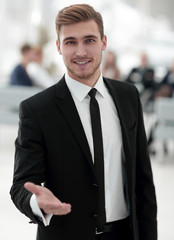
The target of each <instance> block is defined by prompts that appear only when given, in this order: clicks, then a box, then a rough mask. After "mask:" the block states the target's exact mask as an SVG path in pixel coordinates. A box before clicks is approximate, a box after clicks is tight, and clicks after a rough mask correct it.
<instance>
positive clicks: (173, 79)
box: [154, 61, 174, 99]
mask: <svg viewBox="0 0 174 240" xmlns="http://www.w3.org/2000/svg"><path fill="white" fill-rule="evenodd" d="M173 91H174V61H173V62H172V64H171V67H170V68H169V69H168V71H167V73H166V75H165V76H164V78H163V79H162V81H161V82H160V84H159V87H158V90H157V91H156V92H155V95H154V99H157V98H158V97H173Z"/></svg>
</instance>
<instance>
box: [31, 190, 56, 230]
mask: <svg viewBox="0 0 174 240" xmlns="http://www.w3.org/2000/svg"><path fill="white" fill-rule="evenodd" d="M30 207H31V209H32V212H33V214H34V215H36V216H37V217H39V218H40V219H41V220H42V221H43V224H44V225H45V226H48V225H49V224H50V221H51V218H52V216H53V214H52V213H49V214H44V215H43V213H42V211H41V209H40V208H39V205H38V202H37V199H36V195H35V194H33V195H32V197H31V198H30Z"/></svg>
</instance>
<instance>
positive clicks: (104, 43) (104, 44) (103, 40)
mask: <svg viewBox="0 0 174 240" xmlns="http://www.w3.org/2000/svg"><path fill="white" fill-rule="evenodd" d="M102 43H103V46H102V50H103V51H104V50H105V49H106V46H107V37H106V35H104V36H103V39H102Z"/></svg>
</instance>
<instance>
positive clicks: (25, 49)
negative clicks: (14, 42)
mask: <svg viewBox="0 0 174 240" xmlns="http://www.w3.org/2000/svg"><path fill="white" fill-rule="evenodd" d="M30 50H31V45H30V44H28V43H26V44H24V45H22V46H21V48H20V51H21V54H22V55H24V54H25V53H27V52H29V51H30Z"/></svg>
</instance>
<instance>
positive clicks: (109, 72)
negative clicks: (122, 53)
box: [102, 51, 120, 80]
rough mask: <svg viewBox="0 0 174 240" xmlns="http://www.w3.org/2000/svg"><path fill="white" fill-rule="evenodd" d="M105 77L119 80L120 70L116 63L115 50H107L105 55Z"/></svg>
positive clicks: (103, 70)
mask: <svg viewBox="0 0 174 240" xmlns="http://www.w3.org/2000/svg"><path fill="white" fill-rule="evenodd" d="M102 73H103V76H104V77H107V78H111V79H115V80H119V79H120V70H119V68H118V67H117V63H116V54H115V53H114V52H113V51H107V52H106V53H105V57H104V63H103V68H102Z"/></svg>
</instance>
